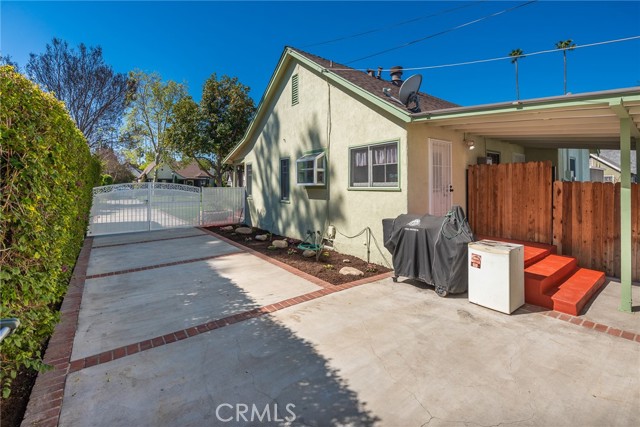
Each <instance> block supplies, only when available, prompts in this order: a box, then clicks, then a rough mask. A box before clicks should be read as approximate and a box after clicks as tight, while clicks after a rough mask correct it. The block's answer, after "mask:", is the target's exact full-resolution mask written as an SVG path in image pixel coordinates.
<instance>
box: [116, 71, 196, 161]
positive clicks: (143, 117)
mask: <svg viewBox="0 0 640 427" xmlns="http://www.w3.org/2000/svg"><path fill="white" fill-rule="evenodd" d="M129 78H130V79H131V80H132V81H133V82H135V86H136V91H135V93H134V94H133V95H132V97H131V105H130V108H129V111H128V112H127V116H126V122H125V128H124V132H123V137H122V139H123V140H126V141H128V145H129V146H130V147H131V148H138V149H141V150H139V151H142V152H143V153H144V154H147V155H148V154H151V155H152V156H153V158H154V160H155V162H156V164H158V163H160V162H162V161H166V160H168V159H169V158H170V157H171V149H170V147H169V146H168V143H167V129H168V128H169V126H170V124H171V123H172V121H173V114H174V109H175V107H176V105H177V104H178V103H179V101H180V100H181V99H183V98H184V97H185V96H187V90H186V88H185V87H184V85H182V84H180V83H176V82H174V81H172V80H169V81H167V82H163V81H162V78H161V77H160V75H159V74H158V73H151V74H147V73H144V72H142V71H139V70H136V71H133V72H131V73H130V74H129Z"/></svg>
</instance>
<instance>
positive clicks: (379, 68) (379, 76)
mask: <svg viewBox="0 0 640 427" xmlns="http://www.w3.org/2000/svg"><path fill="white" fill-rule="evenodd" d="M381 76H382V67H378V75H377V76H376V79H378V80H380V78H381Z"/></svg>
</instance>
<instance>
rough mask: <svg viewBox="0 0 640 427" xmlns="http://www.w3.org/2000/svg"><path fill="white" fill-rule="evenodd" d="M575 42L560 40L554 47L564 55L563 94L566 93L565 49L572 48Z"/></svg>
mask: <svg viewBox="0 0 640 427" xmlns="http://www.w3.org/2000/svg"><path fill="white" fill-rule="evenodd" d="M574 47H576V44H575V43H573V40H571V39H569V40H564V41H562V40H560V41H559V42H558V43H556V49H562V56H563V57H564V94H565V95H566V94H567V50H573V48H574Z"/></svg>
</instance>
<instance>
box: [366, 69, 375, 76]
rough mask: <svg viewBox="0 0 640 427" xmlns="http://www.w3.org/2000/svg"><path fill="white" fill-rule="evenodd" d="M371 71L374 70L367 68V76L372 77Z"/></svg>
mask: <svg viewBox="0 0 640 427" xmlns="http://www.w3.org/2000/svg"><path fill="white" fill-rule="evenodd" d="M373 73H374V71H373V70H372V69H371V68H369V69H367V74H369V77H374V75H373Z"/></svg>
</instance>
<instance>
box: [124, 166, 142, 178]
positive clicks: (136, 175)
mask: <svg viewBox="0 0 640 427" xmlns="http://www.w3.org/2000/svg"><path fill="white" fill-rule="evenodd" d="M126 167H127V170H128V171H129V172H130V173H131V175H133V178H134V179H135V180H136V181H138V179H139V178H140V175H142V171H141V170H140V169H138V168H137V167H135V166H133V165H132V164H130V163H127V164H126Z"/></svg>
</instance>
